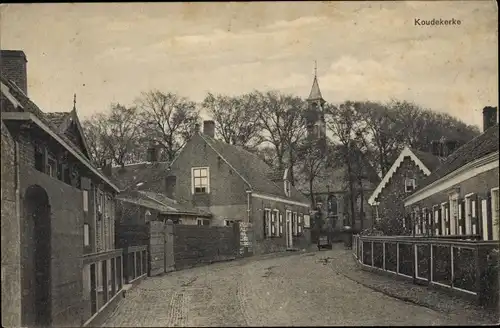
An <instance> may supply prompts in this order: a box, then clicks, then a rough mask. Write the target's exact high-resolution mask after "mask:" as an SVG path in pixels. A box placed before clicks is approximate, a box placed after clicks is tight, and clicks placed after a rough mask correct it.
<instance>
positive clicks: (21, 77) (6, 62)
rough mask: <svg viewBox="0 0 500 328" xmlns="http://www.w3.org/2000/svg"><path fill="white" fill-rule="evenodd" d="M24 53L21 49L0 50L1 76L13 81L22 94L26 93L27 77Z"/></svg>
mask: <svg viewBox="0 0 500 328" xmlns="http://www.w3.org/2000/svg"><path fill="white" fill-rule="evenodd" d="M27 62H28V61H27V60H26V55H25V54H24V52H23V51H21V50H2V51H1V54H0V66H1V67H2V70H1V73H2V76H3V77H5V78H7V79H8V80H11V81H12V82H14V83H15V84H16V85H17V86H18V87H19V89H21V90H22V91H23V92H24V94H25V95H26V96H27V95H28V77H27V72H26V63H27Z"/></svg>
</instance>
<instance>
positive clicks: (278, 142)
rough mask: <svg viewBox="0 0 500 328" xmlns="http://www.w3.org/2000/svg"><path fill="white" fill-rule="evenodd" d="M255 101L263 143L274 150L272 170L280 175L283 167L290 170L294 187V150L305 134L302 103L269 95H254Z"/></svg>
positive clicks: (292, 97) (278, 95) (272, 94)
mask: <svg viewBox="0 0 500 328" xmlns="http://www.w3.org/2000/svg"><path fill="white" fill-rule="evenodd" d="M256 98H257V101H256V110H257V115H258V117H259V120H260V124H261V126H262V130H263V131H264V134H263V136H262V138H263V141H266V142H268V143H269V144H270V145H272V147H273V148H274V152H275V156H276V167H275V170H277V171H279V172H283V171H284V169H285V168H286V167H288V168H290V170H291V176H292V183H294V180H295V175H294V172H293V167H294V164H295V161H296V148H297V145H298V142H299V140H300V139H301V138H302V137H304V136H305V134H306V128H305V124H304V117H303V113H304V109H305V103H304V101H303V100H302V99H300V98H299V97H295V96H291V95H284V94H281V93H278V92H271V91H270V92H266V93H261V92H257V93H256Z"/></svg>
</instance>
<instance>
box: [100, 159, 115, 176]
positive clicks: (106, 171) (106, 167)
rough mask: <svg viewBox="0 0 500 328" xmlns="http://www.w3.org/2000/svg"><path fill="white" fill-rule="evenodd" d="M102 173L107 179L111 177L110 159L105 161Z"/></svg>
mask: <svg viewBox="0 0 500 328" xmlns="http://www.w3.org/2000/svg"><path fill="white" fill-rule="evenodd" d="M102 173H104V175H105V176H107V177H111V176H113V170H112V166H111V160H110V159H107V160H106V162H105V164H104V167H103V168H102Z"/></svg>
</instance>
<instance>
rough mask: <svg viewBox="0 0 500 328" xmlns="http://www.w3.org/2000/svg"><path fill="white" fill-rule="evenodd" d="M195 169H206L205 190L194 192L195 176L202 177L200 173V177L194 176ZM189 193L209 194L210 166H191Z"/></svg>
mask: <svg viewBox="0 0 500 328" xmlns="http://www.w3.org/2000/svg"><path fill="white" fill-rule="evenodd" d="M196 170H206V171H207V176H206V179H207V185H206V190H205V192H201V191H200V192H195V189H196V186H195V178H203V176H201V173H200V177H195V171H196ZM191 193H192V194H209V193H210V168H209V167H208V166H203V167H192V168H191Z"/></svg>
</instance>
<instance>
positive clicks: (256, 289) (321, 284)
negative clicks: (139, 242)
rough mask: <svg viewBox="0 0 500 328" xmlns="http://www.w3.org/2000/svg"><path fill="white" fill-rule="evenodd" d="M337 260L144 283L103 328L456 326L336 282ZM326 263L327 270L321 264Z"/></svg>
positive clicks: (217, 269)
mask: <svg viewBox="0 0 500 328" xmlns="http://www.w3.org/2000/svg"><path fill="white" fill-rule="evenodd" d="M338 252H339V251H335V250H333V251H321V252H314V253H306V254H297V255H291V256H284V257H276V258H267V259H261V260H248V259H245V260H241V261H234V262H227V263H218V264H214V265H210V266H205V267H199V268H194V269H189V270H184V271H179V272H174V273H171V274H169V275H165V276H163V277H153V278H148V279H146V280H144V281H143V282H141V284H140V285H138V286H136V287H135V288H134V289H132V290H130V291H129V292H128V293H127V296H126V298H124V299H123V300H122V301H120V304H119V305H118V307H117V308H116V310H115V311H114V312H113V313H112V314H111V315H110V316H109V318H108V319H107V321H106V322H105V323H104V325H103V326H113V327H126V326H129V327H131V326H134V327H147V326H155V327H179V326H188V327H193V326H219V327H221V326H233V327H234V326H303V325H305V326H316V325H363V326H372V325H456V324H463V323H462V322H460V318H457V317H451V316H447V315H446V314H442V313H439V312H436V311H433V310H430V309H428V308H424V307H420V306H417V305H413V304H410V303H406V302H403V301H400V300H397V299H394V298H391V297H389V296H386V295H384V294H381V293H379V292H375V291H373V290H372V289H369V288H366V287H363V286H362V285H359V284H357V283H356V282H354V281H352V280H349V279H347V278H345V277H343V276H342V275H340V274H337V273H336V272H335V265H336V264H335V258H338V257H339V253H338ZM344 254H345V253H344ZM327 257H330V258H333V259H332V260H330V261H331V263H328V264H326V263H325V262H324V261H322V260H321V259H324V258H327ZM340 263H341V262H340V261H339V264H340Z"/></svg>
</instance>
